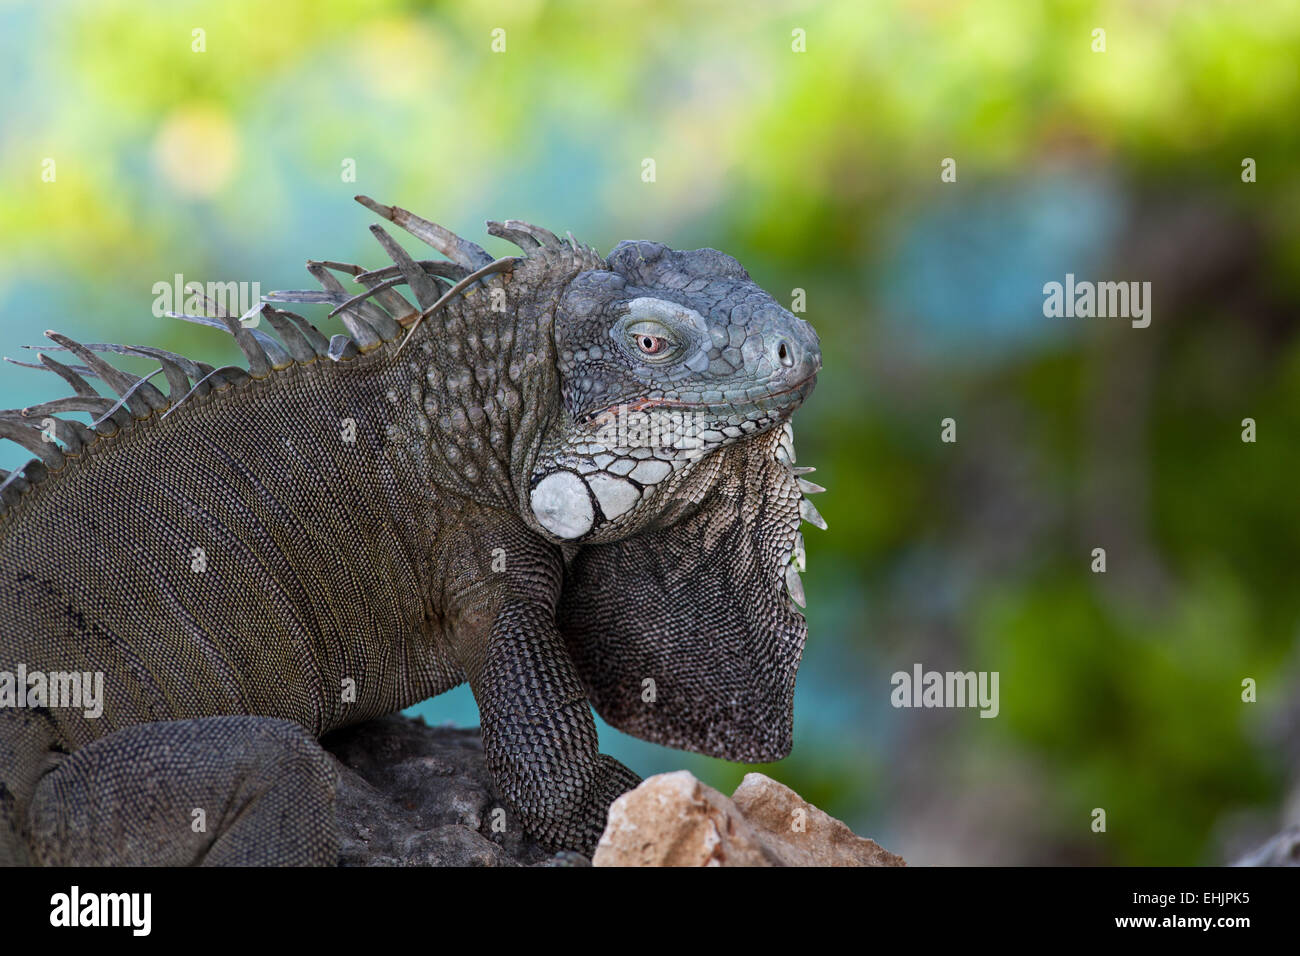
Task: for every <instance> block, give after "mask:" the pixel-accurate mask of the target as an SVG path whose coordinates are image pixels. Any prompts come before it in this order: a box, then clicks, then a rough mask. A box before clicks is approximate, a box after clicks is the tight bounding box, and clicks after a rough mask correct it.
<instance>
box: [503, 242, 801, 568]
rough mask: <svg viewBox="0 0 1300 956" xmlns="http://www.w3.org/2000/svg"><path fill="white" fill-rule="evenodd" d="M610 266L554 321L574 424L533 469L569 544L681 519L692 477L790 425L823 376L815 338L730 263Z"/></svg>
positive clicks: (638, 245) (537, 492) (654, 255)
mask: <svg viewBox="0 0 1300 956" xmlns="http://www.w3.org/2000/svg"><path fill="white" fill-rule="evenodd" d="M603 265H604V268H596V269H590V270H587V271H584V272H581V273H580V274H578V275H577V276H576V277H575V278H573V280H572V281H571V282H569V284H568V285H567V287H566V288H565V289H564V292H563V294H562V296H561V298H560V300H559V304H558V307H557V309H556V311H555V316H554V326H553V330H554V340H555V364H556V368H557V370H558V372H559V389H560V392H561V395H562V400H563V414H562V415H558V416H555V417H554V418H553V419H552V421H551V424H550V427H549V428H548V429H547V431H546V434H545V435H544V436H543V439H542V442H541V446H540V448H539V452H538V454H537V456H536V458H535V460H534V462H533V463H532V468H531V471H530V475H529V501H528V504H529V511H530V512H531V517H532V519H533V521H535V523H536V525H537V527H538V529H539V530H541V531H542V532H543V533H545V534H547V535H548V536H550V537H552V538H553V539H555V540H558V541H566V542H580V543H593V542H602V541H611V540H615V539H617V538H621V537H625V536H627V535H629V534H632V533H635V532H637V531H640V530H643V529H645V528H648V527H656V526H660V525H662V524H664V523H665V522H667V521H668V520H670V519H672V518H674V517H676V516H677V512H678V510H679V509H678V506H679V505H680V504H681V503H682V499H683V497H684V496H683V494H682V492H684V491H686V490H687V488H688V486H689V485H693V484H697V482H695V481H693V480H692V474H691V472H692V466H694V465H695V464H696V463H698V462H699V461H701V460H702V459H703V458H705V457H706V456H707V455H708V454H709V453H710V452H713V451H715V450H716V449H718V448H720V447H722V446H724V445H729V444H732V443H735V442H738V441H742V440H744V439H746V438H747V437H750V436H754V435H758V434H760V433H762V432H765V431H767V430H768V429H771V428H772V427H773V426H775V425H778V424H780V423H781V422H783V421H785V420H786V419H788V418H789V417H790V415H791V414H792V413H793V412H794V410H795V409H796V408H797V407H798V406H799V405H800V403H802V402H803V400H804V399H805V398H806V397H807V396H808V394H809V393H810V392H811V391H812V388H813V384H814V382H815V380H816V376H817V372H818V370H819V369H820V368H821V350H820V347H819V344H818V340H817V334H816V333H815V332H814V331H813V329H812V326H810V325H809V324H808V323H807V322H805V321H803V320H802V319H800V318H797V317H796V316H794V315H792V314H791V313H790V312H788V311H787V310H786V309H784V308H782V307H781V306H780V305H779V304H778V303H777V302H776V301H775V300H774V299H773V298H772V297H771V296H770V295H768V294H767V293H766V292H764V291H763V290H762V289H761V288H759V286H758V285H756V284H755V283H754V282H753V281H752V280H751V279H750V277H749V275H748V274H747V273H746V272H745V270H744V269H743V268H742V267H741V266H740V263H738V262H737V261H736V260H735V259H733V258H731V257H730V256H727V255H724V254H723V253H721V252H717V251H716V250H713V249H697V250H692V251H676V250H673V249H669V248H668V247H666V246H664V245H661V244H659V243H655V242H623V243H620V244H619V246H618V247H617V248H616V249H615V250H614V251H613V253H611V254H610V256H609V258H608V259H607V260H606V261H605V263H604V264H603ZM685 497H694V496H693V495H686V496H685Z"/></svg>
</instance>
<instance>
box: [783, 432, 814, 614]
mask: <svg viewBox="0 0 1300 956" xmlns="http://www.w3.org/2000/svg"><path fill="white" fill-rule="evenodd" d="M776 460H777V461H779V462H780V463H781V464H782V465H784V466H785V467H786V470H787V471H788V472H789V476H790V478H792V479H793V480H794V482H795V485H796V487H797V488H798V490H799V495H800V497H799V518H800V522H802V521H806V522H808V523H809V524H811V525H814V526H816V527H818V528H821V529H822V530H823V531H825V530H826V519H825V518H823V517H822V516H821V512H819V511H818V510H817V506H816V505H814V504H813V503H812V499H811V498H809V497H808V496H809V495H817V494H821V493H822V492H823V491H825V490H826V489H825V488H823V487H822V486H821V485H819V484H817V483H816V482H812V481H809V480H808V479H807V478H805V477H803V476H804V475H811V474H812V473H813V472H814V471H816V470H817V469H816V468H808V467H803V466H796V465H795V457H794V428H793V427H791V425H790V423H789V422H786V423H785V424H784V425H782V426H781V438H780V441H779V442H778V443H777V446H776ZM800 522H795V524H796V525H798V524H799V523H800ZM781 566H782V567H783V568H784V569H785V570H784V571H783V572H782V574H783V576H784V578H785V589H786V592H787V593H788V594H789V595H790V599H791V600H792V601H794V603H795V604H797V605H799V606H800V607H801V608H802V607H807V606H808V602H807V599H806V598H805V597H804V592H803V579H802V578H800V577H799V575H800V574H801V573H802V572H803V571H806V570H807V568H808V556H807V552H806V551H805V550H804V543H803V532H802V531H799V530H797V528H796V530H795V531H794V543H793V545H792V546H791V548H790V550H789V552H788V553H786V554H785V555H783V556H782V558H781Z"/></svg>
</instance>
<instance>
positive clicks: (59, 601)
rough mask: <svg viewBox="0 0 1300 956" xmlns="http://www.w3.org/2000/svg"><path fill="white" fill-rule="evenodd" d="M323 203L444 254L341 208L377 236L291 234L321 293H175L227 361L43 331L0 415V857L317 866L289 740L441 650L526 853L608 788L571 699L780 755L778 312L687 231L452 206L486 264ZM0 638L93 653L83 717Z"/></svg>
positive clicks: (427, 685)
mask: <svg viewBox="0 0 1300 956" xmlns="http://www.w3.org/2000/svg"><path fill="white" fill-rule="evenodd" d="M358 198H359V199H360V200H361V201H362V202H363V203H364V204H365V205H366V206H367V207H369V208H370V209H372V210H374V211H375V212H376V213H378V214H379V215H380V216H382V217H383V218H385V219H388V220H390V221H392V222H394V223H396V224H398V225H400V226H402V227H403V228H405V229H407V230H408V231H409V232H411V233H412V234H414V235H415V236H417V237H419V238H420V239H422V240H424V241H425V242H427V243H429V244H430V245H432V246H433V247H434V248H435V249H437V250H438V251H439V252H441V253H442V254H443V255H445V256H446V257H447V258H446V259H445V260H437V261H419V262H417V261H414V260H413V259H412V258H411V256H410V255H409V254H408V253H407V252H406V251H405V250H404V249H403V248H402V247H401V246H400V245H398V244H397V243H396V242H395V241H394V240H393V239H392V237H391V236H390V235H389V234H388V233H387V232H385V231H384V229H383V228H382V227H380V226H378V225H376V226H373V227H372V230H373V231H374V233H375V236H376V237H377V238H378V239H379V241H380V243H381V244H382V245H383V247H384V249H385V250H386V251H387V253H388V254H389V256H390V257H391V259H392V260H393V262H394V264H393V265H390V266H388V267H387V268H383V269H379V270H376V271H371V272H366V271H363V270H362V269H361V268H360V267H357V266H352V265H346V264H341V263H335V262H311V263H309V264H308V268H309V270H310V271H311V272H312V273H313V275H314V276H315V277H316V278H317V280H318V281H319V282H320V283H321V285H322V286H323V291H320V292H301V293H276V294H274V295H272V296H268V297H267V299H268V300H269V301H268V302H266V303H264V304H262V305H261V306H259V307H258V309H256V310H255V312H256V313H257V315H258V316H259V317H260V318H259V322H258V325H257V327H249V326H250V323H251V321H252V314H251V313H250V315H249V316H245V317H244V321H241V320H240V319H236V318H233V317H229V316H220V317H217V318H211V317H208V318H199V319H198V320H199V321H202V322H204V323H206V324H210V325H216V326H217V327H219V328H224V329H226V330H228V331H229V332H230V333H231V334H233V335H234V336H235V338H236V340H237V341H238V343H239V345H240V346H241V348H242V350H243V352H244V353H245V355H246V356H247V359H248V368H247V369H244V368H239V367H225V368H220V369H214V368H212V367H211V366H209V365H205V364H203V363H199V362H195V361H192V360H190V359H187V358H185V357H182V356H179V355H176V354H173V353H170V352H166V351H163V350H160V349H153V348H145V347H126V346H113V345H81V344H79V343H76V342H73V341H71V340H69V339H66V338H64V337H62V336H58V335H55V334H53V333H51V338H52V339H53V340H54V341H55V343H56V345H57V347H56V348H52V349H49V350H48V352H49V354H42V355H41V356H40V362H41V364H42V366H44V367H46V368H48V369H50V370H52V371H54V372H56V373H58V374H59V375H60V376H62V377H63V378H64V379H65V380H66V381H67V382H68V383H69V384H70V386H71V387H72V389H73V391H74V392H75V395H74V396H72V397H69V398H66V399H61V400H58V401H53V402H47V403H45V404H43V405H39V406H33V407H31V408H28V409H25V410H16V411H11V412H4V413H0V437H4V438H9V439H12V440H14V441H17V442H20V443H21V444H23V445H24V446H25V447H27V448H28V449H30V450H31V451H32V452H33V453H34V454H36V455H37V456H38V459H36V460H34V461H33V462H32V463H31V464H29V465H28V466H26V468H24V469H22V470H20V471H16V472H14V473H13V474H11V475H8V476H4V475H3V473H0V480H3V483H4V484H3V488H2V489H0V496H2V497H3V514H2V515H0V861H3V862H9V863H14V862H42V863H168V864H184V863H192V862H204V863H209V864H216V863H321V864H329V863H333V862H334V861H335V859H336V856H337V837H336V832H335V826H334V818H333V797H334V786H335V775H334V770H333V767H332V764H331V762H330V758H329V757H328V755H327V754H326V753H325V752H324V751H323V750H322V749H321V747H320V746H319V744H318V743H317V742H316V740H315V739H314V738H315V737H318V736H319V735H321V734H323V733H325V732H327V731H329V730H331V729H334V728H337V727H340V726H343V725H345V724H350V723H355V722H357V721H361V720H366V719H369V718H373V717H377V716H380V715H383V714H386V713H389V712H392V711H394V710H397V709H399V708H403V707H407V706H410V705H412V704H415V703H417V702H419V701H421V700H423V699H425V698H427V697H430V696H432V695H435V694H439V693H441V692H443V691H446V690H448V689H450V688H452V687H454V686H456V685H457V684H460V683H461V682H463V681H466V680H468V681H469V683H470V686H471V687H472V689H473V692H474V696H475V699H476V700H477V702H478V706H479V711H480V715H481V720H482V732H483V743H484V750H485V754H486V757H487V760H488V765H489V767H490V768H491V770H492V772H493V774H494V776H495V777H496V780H497V782H498V784H499V787H500V790H501V792H502V794H503V796H504V797H505V799H506V800H507V802H508V803H509V804H510V806H511V807H512V809H513V810H514V812H515V813H517V815H518V817H519V818H520V820H521V821H522V824H523V826H524V827H525V828H526V829H527V830H528V831H529V832H530V833H531V834H532V835H533V836H535V837H536V838H538V839H539V840H540V841H542V842H543V843H545V844H547V845H550V846H553V847H556V848H570V849H576V850H580V851H583V852H587V853H590V852H591V851H592V849H593V847H594V845H595V843H596V840H597V839H598V837H599V835H600V833H601V831H602V829H603V827H604V823H605V816H606V811H607V809H608V806H609V803H610V802H611V801H612V800H613V799H614V798H615V797H616V796H618V795H619V794H620V793H622V792H623V791H625V790H627V789H629V788H631V787H633V786H635V785H636V784H637V782H638V780H637V777H636V776H635V775H634V774H633V773H632V772H631V771H630V770H628V769H627V768H626V767H624V766H623V765H622V764H620V763H618V762H617V761H615V760H613V759H612V758H610V757H608V756H605V755H603V754H601V753H600V752H599V750H598V747H597V741H596V731H595V726H594V722H593V719H592V716H591V711H590V707H591V706H594V707H595V709H596V711H597V712H599V713H600V714H601V715H602V716H603V717H605V718H606V719H607V720H608V721H609V722H610V723H611V724H613V725H614V726H616V727H619V728H621V729H623V730H626V731H628V732H630V733H633V734H636V735H637V736H640V737H643V738H646V739H648V740H653V741H657V742H659V743H663V744H667V745H670V746H674V747H680V748H686V749H690V750H696V751H700V752H703V753H707V754H712V755H715V756H719V757H724V758H728V759H732V760H742V761H765V760H774V759H777V758H780V757H782V756H784V755H785V754H786V753H787V752H788V751H789V748H790V744H791V721H792V713H791V705H792V695H793V689H794V675H795V670H796V667H797V666H798V661H799V657H800V654H801V652H802V648H803V642H804V637H805V633H806V628H805V624H804V620H803V617H802V615H801V614H800V613H799V611H798V610H797V608H795V607H794V606H793V603H792V599H793V600H794V601H798V603H799V604H800V605H802V603H803V592H802V588H801V586H800V584H799V571H801V570H802V568H803V562H804V556H803V541H802V537H801V535H800V533H799V524H800V521H801V518H802V519H806V520H809V521H812V522H814V523H817V524H822V522H821V518H820V516H818V515H817V512H816V510H815V509H814V508H813V507H812V506H811V504H810V503H809V502H808V501H807V499H806V498H804V492H812V491H819V490H820V488H818V487H817V486H816V485H812V484H811V483H810V482H808V481H806V480H805V479H803V478H801V477H799V474H800V473H801V472H803V471H807V470H810V469H798V468H795V467H794V451H793V447H792V444H791V442H792V433H791V431H790V428H789V424H788V419H789V417H790V415H791V413H792V412H793V411H794V409H795V408H796V407H797V406H798V405H799V404H800V403H801V402H802V401H803V399H804V398H806V397H807V395H808V393H809V392H810V391H811V389H812V387H813V383H814V379H815V376H816V373H817V371H818V369H819V368H820V365H821V356H820V352H819V348H818V341H817V337H816V335H815V333H814V332H813V330H812V328H811V326H809V325H808V324H807V323H806V322H804V321H802V320H801V319H799V318H796V317H795V316H794V315H792V314H790V313H789V312H787V311H786V310H785V309H783V308H781V307H780V306H779V305H778V304H777V303H776V302H775V301H774V300H773V299H772V298H771V297H770V296H769V295H767V294H766V293H765V292H763V291H762V290H761V289H760V288H759V287H758V286H757V285H755V284H754V283H753V282H752V281H751V280H750V278H749V276H748V275H747V274H746V272H745V271H744V269H742V268H741V267H740V265H739V264H738V263H737V262H736V261H735V260H734V259H732V258H730V257H729V256H726V255H723V254H722V253H720V252H716V251H714V250H711V249H701V250H696V251H691V252H682V251H674V250H671V249H668V248H666V247H665V246H663V245H660V244H658V243H653V242H623V243H620V244H619V246H618V247H617V248H616V249H615V250H614V251H613V252H612V253H611V254H610V255H609V257H608V258H607V259H603V258H601V257H600V256H599V255H598V254H596V253H595V252H594V251H593V250H592V249H590V248H588V247H585V246H582V245H579V244H578V243H576V242H575V241H574V240H573V239H572V237H570V239H569V241H567V242H565V241H561V240H559V239H557V238H556V237H555V236H554V235H553V234H551V233H550V232H547V231H546V230H544V229H540V228H537V227H535V226H530V225H527V224H525V223H521V222H516V221H508V222H505V223H489V224H488V231H489V232H490V233H491V234H493V235H496V236H500V237H504V238H506V239H508V240H510V241H511V242H513V243H515V244H516V245H518V246H519V247H520V249H521V250H522V251H523V255H521V256H518V257H512V258H505V259H497V260H493V259H492V258H491V257H490V256H489V255H488V254H487V253H486V252H485V251H484V250H483V249H481V248H480V247H479V246H477V245H475V244H474V243H472V242H468V241H466V240H464V239H461V238H459V237H457V236H455V235H453V234H452V233H450V232H448V231H447V230H445V229H443V228H442V227H440V226H437V225H434V224H432V223H429V222H426V221H424V220H422V219H420V218H418V217H416V216H414V215H412V214H410V213H408V212H406V211H405V210H403V209H399V208H396V207H389V206H383V205H379V204H377V203H374V202H372V201H370V200H368V199H365V198H364V197H358ZM336 273H337V274H341V275H343V276H345V277H348V278H351V279H355V281H356V282H357V284H358V285H359V286H360V290H359V291H358V292H357V293H355V294H354V293H350V292H348V291H347V290H346V289H345V288H344V286H343V285H342V283H340V281H339V280H338V278H337V277H336ZM399 286H405V287H406V289H407V291H408V292H409V294H410V296H411V297H412V298H414V300H415V302H416V303H417V304H414V305H413V304H412V303H411V302H410V301H408V299H407V298H406V297H405V296H403V295H402V294H401V293H400V292H399V291H398V287H399ZM276 302H317V303H326V304H329V305H331V306H333V313H332V314H335V315H337V316H338V317H339V318H341V319H342V321H343V322H344V323H345V324H346V327H347V329H348V333H349V335H348V336H343V335H336V336H334V337H333V338H332V339H328V340H327V339H326V338H325V336H323V335H322V334H321V333H320V332H318V331H317V330H316V328H315V327H314V326H313V325H311V324H310V323H309V322H308V321H307V320H306V319H304V318H302V317H301V316H298V315H296V314H294V313H292V312H288V311H284V310H281V309H280V308H278V307H277V306H276V305H275V304H274V303H276ZM191 318H195V317H191ZM260 320H265V321H264V322H262V321H260ZM268 327H269V328H270V329H273V330H274V331H275V332H276V333H277V334H278V338H274V337H272V336H271V335H270V334H268V332H267V328H268ZM115 353H116V354H127V355H134V356H144V357H146V358H150V359H152V360H154V361H156V362H157V363H158V364H159V368H158V369H157V372H156V373H155V375H154V376H149V377H148V378H146V379H140V378H138V377H136V376H134V375H131V374H128V373H127V372H125V371H123V370H121V369H119V368H117V367H115V366H114V365H113V364H110V362H108V361H107V360H106V359H105V358H104V356H105V355H106V354H109V355H111V354H115ZM56 356H57V357H56ZM158 374H161V375H162V376H164V377H165V380H166V384H167V388H166V391H164V390H163V389H161V388H159V387H156V386H155V385H154V384H153V382H152V381H151V380H150V379H153V378H155V377H156V375H158ZM91 378H98V379H99V380H100V382H102V383H103V385H105V386H107V387H108V389H110V390H111V391H112V392H114V393H116V394H114V395H112V396H111V397H104V396H101V395H100V393H99V392H97V391H96V389H95V388H93V387H92V386H91V385H90V384H89V382H88V379H91ZM159 384H161V382H160V383H159ZM71 412H88V413H89V414H90V417H91V423H90V424H89V425H86V424H83V423H81V422H78V421H75V420H72V419H70V418H65V417H64V416H65V415H66V413H71ZM20 669H21V670H23V671H25V672H26V673H27V674H35V673H43V674H47V675H53V674H67V673H72V672H76V673H79V674H81V673H98V674H102V675H103V686H104V701H103V712H102V714H101V715H99V716H87V714H86V712H85V710H84V709H83V708H82V707H79V706H63V705H64V704H67V701H62V700H55V699H53V697H54V695H49V694H48V691H47V693H46V694H45V695H37V694H35V693H33V689H34V688H33V686H31V685H29V686H26V687H24V686H19V683H18V680H17V677H16V675H17V674H18V673H19V671H20ZM5 675H8V680H7V685H6V678H5ZM6 686H7V688H8V693H7V697H6ZM349 689H351V691H349ZM198 811H202V813H201V814H200V813H199V812H198ZM198 819H203V820H204V821H205V825H204V826H196V825H195V820H198Z"/></svg>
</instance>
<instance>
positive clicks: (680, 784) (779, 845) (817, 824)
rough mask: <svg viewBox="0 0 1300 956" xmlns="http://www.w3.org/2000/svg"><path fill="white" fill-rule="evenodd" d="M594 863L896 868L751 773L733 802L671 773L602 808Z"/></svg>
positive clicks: (875, 848) (872, 847)
mask: <svg viewBox="0 0 1300 956" xmlns="http://www.w3.org/2000/svg"><path fill="white" fill-rule="evenodd" d="M592 863H593V864H594V865H595V866H786V865H790V866H903V865H905V864H904V863H903V860H902V859H901V858H900V857H898V856H895V855H894V854H892V853H890V852H888V851H887V850H884V849H882V848H881V847H880V846H879V845H877V844H876V843H875V842H873V841H871V840H866V839H863V838H862V837H859V836H857V835H856V834H854V833H853V831H852V830H850V829H849V828H848V827H847V826H845V825H844V824H843V823H841V822H840V821H839V820H836V819H835V818H834V817H831V816H829V815H827V814H825V813H823V812H822V811H821V810H819V809H817V808H816V807H814V806H812V804H809V803H805V802H804V801H803V800H802V799H800V797H799V795H798V794H797V793H795V792H794V791H793V790H791V789H790V788H789V787H786V786H784V785H782V784H779V783H777V782H776V781H775V780H772V779H771V778H769V777H765V776H763V775H762V774H758V773H751V774H749V775H747V776H746V777H745V780H744V782H743V783H742V784H741V785H740V787H738V788H737V789H736V794H735V797H734V798H733V799H728V798H727V797H726V796H724V795H723V794H721V793H719V792H718V791H717V790H714V789H713V788H712V787H709V786H706V785H705V784H703V783H701V782H700V781H699V780H697V779H696V778H695V777H694V776H693V775H691V773H689V772H688V771H685V770H679V771H677V772H675V773H663V774H658V775H657V776H654V777H650V778H649V779H647V780H645V781H644V782H643V783H642V784H641V785H640V786H639V787H637V788H636V789H635V790H632V791H629V792H628V793H625V794H623V795H622V796H621V797H619V798H618V799H617V800H615V801H614V804H613V806H611V807H610V809H609V822H608V824H607V825H606V827H605V833H604V835H603V836H601V838H600V844H599V845H598V846H597V848H596V855H595V857H594V858H593V859H592Z"/></svg>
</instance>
